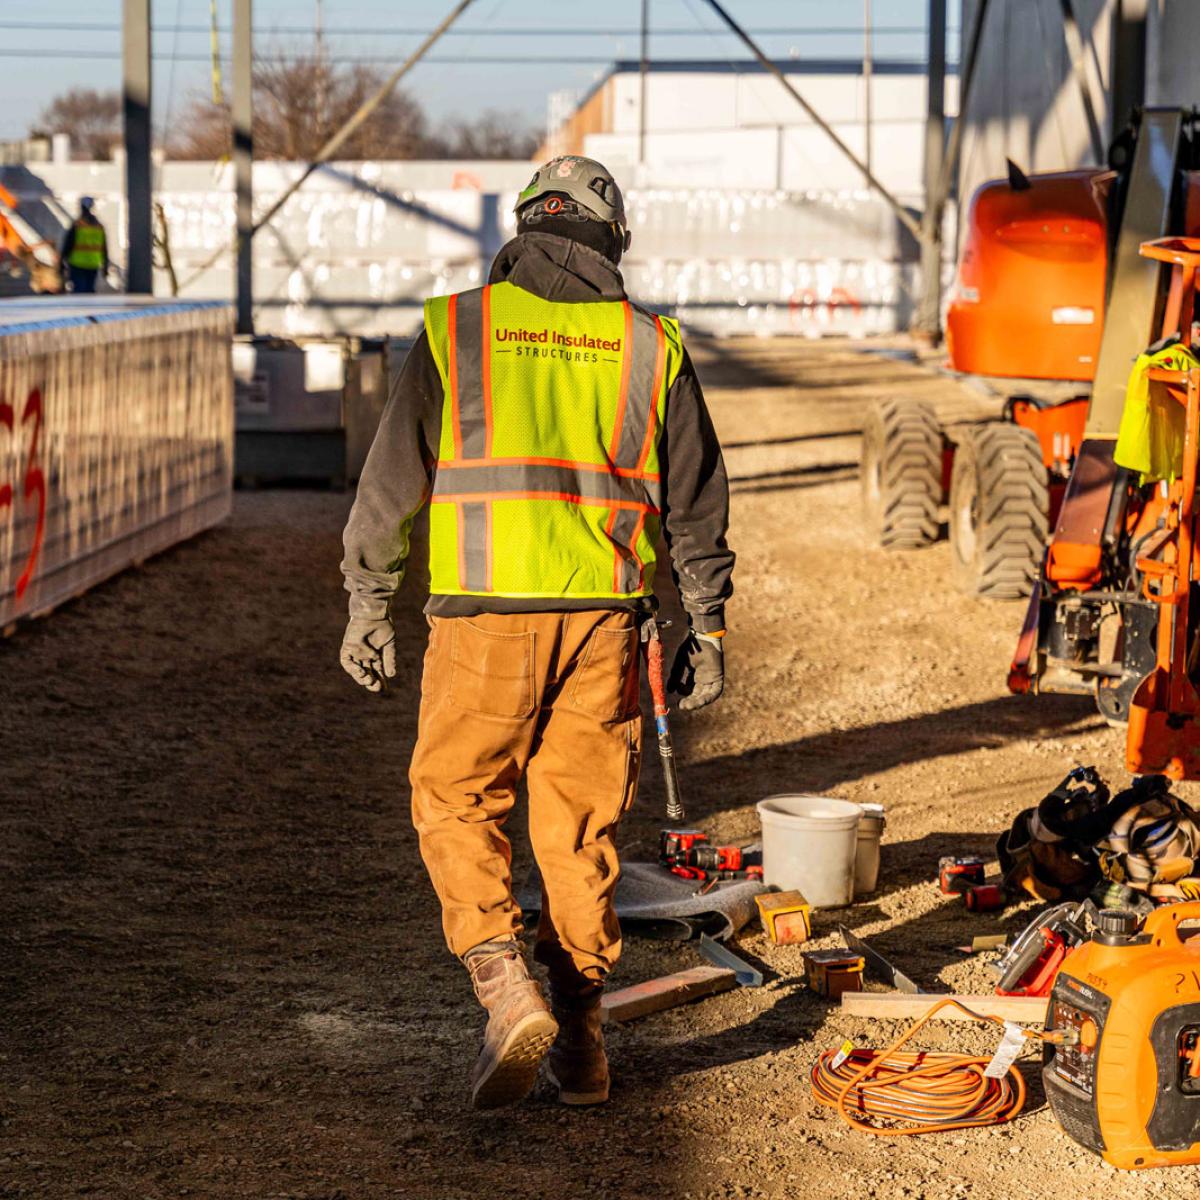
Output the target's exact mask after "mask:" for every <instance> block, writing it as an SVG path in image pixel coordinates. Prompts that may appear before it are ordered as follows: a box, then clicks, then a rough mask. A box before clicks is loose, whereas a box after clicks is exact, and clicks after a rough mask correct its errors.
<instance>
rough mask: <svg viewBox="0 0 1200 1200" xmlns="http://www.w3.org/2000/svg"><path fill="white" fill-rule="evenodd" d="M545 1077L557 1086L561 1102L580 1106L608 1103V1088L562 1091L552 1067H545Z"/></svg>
mask: <svg viewBox="0 0 1200 1200" xmlns="http://www.w3.org/2000/svg"><path fill="white" fill-rule="evenodd" d="M546 1078H547V1079H549V1080H550V1082H551V1083H552V1084H554V1086H555V1087H556V1088H558V1099H559V1103H561V1104H574V1105H579V1106H580V1107H582V1106H583V1105H585V1104H607V1103H608V1088H607V1087H606V1088H605V1089H604V1091H602V1092H566V1091H563V1085H562V1084H561V1083H559V1082H558V1079H557V1078H556V1077H555V1075H554V1068H553V1067H550V1066H547V1067H546Z"/></svg>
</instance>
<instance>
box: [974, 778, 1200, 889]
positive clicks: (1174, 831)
mask: <svg viewBox="0 0 1200 1200" xmlns="http://www.w3.org/2000/svg"><path fill="white" fill-rule="evenodd" d="M1170 786H1171V785H1170V781H1169V780H1168V779H1166V778H1165V777H1164V776H1162V775H1143V776H1142V777H1141V778H1140V779H1135V780H1134V781H1133V783H1132V784H1131V785H1130V786H1129V787H1127V788H1125V789H1124V790H1123V791H1121V792H1118V793H1117V795H1116V796H1113V797H1111V799H1110V796H1109V789H1108V787H1107V786H1106V785H1105V783H1104V781H1103V780H1102V779H1101V778H1100V776H1099V774H1098V773H1097V772H1096V771H1095V769H1094V768H1092V767H1077V768H1076V769H1075V770H1074V771H1072V772H1071V773H1070V774H1069V775H1068V776H1067V777H1066V778H1065V779H1064V780H1063V781H1062V783H1060V784H1059V785H1058V787H1056V788H1055V789H1054V790H1053V791H1052V792H1050V793H1049V794H1048V795H1047V796H1046V797H1045V799H1043V800H1042V802H1041V803H1040V804H1039V805H1038V806H1037V807H1036V808H1028V809H1026V810H1025V811H1024V812H1022V813H1020V814H1019V815H1018V816H1017V818H1016V820H1015V821H1014V822H1013V824H1012V828H1011V829H1009V830H1008V832H1007V833H1005V834H1003V835H1002V836H1001V838H1000V840H999V841H998V842H997V844H996V852H997V855H998V856H999V859H1000V869H1001V871H1002V872H1003V873H1004V885H1005V887H1007V888H1008V889H1009V890H1010V891H1014V892H1019V891H1025V892H1028V893H1029V894H1030V895H1031V896H1034V897H1036V898H1037V899H1039V900H1047V901H1056V902H1058V901H1063V900H1081V899H1083V898H1084V897H1086V896H1088V895H1089V894H1092V893H1094V892H1096V891H1097V889H1099V890H1100V891H1103V890H1104V889H1105V888H1111V887H1113V886H1118V887H1121V888H1131V889H1133V890H1134V891H1136V892H1140V893H1142V894H1143V895H1148V896H1150V897H1152V898H1154V899H1188V898H1191V897H1192V896H1193V894H1195V893H1197V892H1200V880H1196V879H1194V878H1192V876H1193V872H1194V871H1195V864H1196V858H1197V857H1198V856H1200V814H1197V812H1196V811H1195V810H1194V809H1192V808H1191V807H1190V806H1189V805H1188V804H1186V803H1185V802H1184V801H1183V800H1181V799H1180V798H1179V797H1178V796H1175V795H1173V794H1172V792H1171V790H1170Z"/></svg>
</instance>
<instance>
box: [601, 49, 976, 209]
mask: <svg viewBox="0 0 1200 1200" xmlns="http://www.w3.org/2000/svg"><path fill="white" fill-rule="evenodd" d="M788 78H789V80H790V81H791V82H792V84H793V85H794V86H795V87H796V89H797V90H798V91H799V92H800V94H801V95H802V96H804V98H805V99H806V100H807V101H808V102H809V103H810V104H811V105H812V106H813V108H814V109H815V110H816V111H817V112H818V113H819V114H820V116H821V117H822V118H823V119H825V120H827V121H828V122H829V123H830V124H831V125H832V126H833V128H834V129H835V131H836V132H837V134H838V136H839V137H840V138H841V139H842V140H843V141H844V142H845V143H846V144H847V145H848V146H849V147H850V149H851V150H852V151H853V152H854V153H855V154H856V155H857V156H858V157H859V158H862V157H864V156H865V152H866V126H865V121H864V112H865V107H866V104H865V99H866V96H865V85H864V81H863V79H862V77H861V76H860V75H853V74H842V75H835V74H813V73H807V74H806V73H799V72H798V73H796V74H789V76H788ZM957 82H958V81H957V79H954V78H951V79H950V80H948V81H947V88H946V92H947V97H946V109H947V112H948V113H950V114H953V113H954V112H955V111H956V110H957V99H958V96H957V92H958V87H957ZM611 87H612V89H613V127H614V128H613V132H611V133H595V134H589V135H588V136H587V137H586V139H585V143H584V152H585V153H586V154H588V155H590V156H591V157H594V158H598V159H600V160H601V161H602V162H604V163H606V164H607V165H608V166H609V167H610V168H611V169H612V170H614V171H616V172H618V173H619V174H623V175H624V177H625V178H627V179H631V180H635V181H636V182H638V183H639V184H641V185H643V186H656V187H669V186H684V187H721V186H732V187H743V188H782V189H787V190H792V191H796V190H799V191H812V192H821V191H830V192H846V191H856V190H860V189H862V188H863V187H864V186H865V184H864V180H863V176H862V172H861V171H860V170H859V169H858V168H857V167H855V166H854V165H853V164H852V163H851V162H850V161H849V160H848V159H847V158H846V157H845V156H844V155H843V154H842V153H841V151H839V150H838V149H837V147H836V146H834V145H833V143H832V142H831V141H830V140H829V138H828V137H827V135H826V134H825V133H824V131H823V130H821V129H820V127H819V126H817V125H816V124H815V123H814V122H813V121H812V120H811V119H810V118H809V117H808V115H807V114H806V113H805V112H804V110H803V109H802V108H801V107H800V105H798V104H797V103H796V101H795V99H794V98H793V97H792V96H790V95H789V94H788V92H787V90H786V89H785V88H784V87H783V85H782V84H781V83H780V82H779V81H778V80H777V79H775V78H774V77H772V76H770V75H767V74H762V73H745V74H741V75H738V74H733V73H731V72H701V71H697V72H695V73H690V72H678V71H660V72H656V71H651V72H650V73H649V74H648V76H647V79H646V117H647V122H646V125H647V135H646V157H645V163H644V164H643V165H642V166H641V167H639V166H638V125H639V120H638V113H639V103H640V95H641V86H640V80H639V78H638V75H637V73H636V72H633V71H629V72H622V73H621V74H618V75H615V76H614V77H613V79H612V81H611ZM871 95H872V102H873V112H872V138H871V141H872V145H871V151H872V153H871V166H872V170H873V171H874V172H875V174H876V175H877V176H878V177H879V178H880V179H881V180H882V181H883V183H884V185H885V186H886V187H888V188H889V189H890V190H891V191H893V192H894V193H895V194H896V195H897V196H899V197H900V198H902V199H904V200H907V201H910V202H912V203H914V204H916V203H919V201H920V199H921V196H922V192H923V184H922V179H923V154H924V127H925V108H926V81H925V77H924V76H923V75H886V74H877V75H875V76H874V78H873V81H872V91H871Z"/></svg>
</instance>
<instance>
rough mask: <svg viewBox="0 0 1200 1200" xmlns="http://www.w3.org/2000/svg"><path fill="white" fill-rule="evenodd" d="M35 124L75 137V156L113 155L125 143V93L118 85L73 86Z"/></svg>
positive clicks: (101, 157) (99, 157) (40, 129)
mask: <svg viewBox="0 0 1200 1200" xmlns="http://www.w3.org/2000/svg"><path fill="white" fill-rule="evenodd" d="M34 128H35V129H36V130H37V131H38V132H39V133H48V134H53V133H65V134H66V135H67V136H68V137H69V138H70V139H71V156H72V158H77V159H90V160H92V161H99V160H104V159H110V158H112V152H113V149H114V147H116V146H118V145H120V143H121V94H120V92H118V91H116V90H115V89H114V90H112V91H107V92H98V91H96V90H95V89H94V88H71V90H70V91H67V92H63V93H62V95H60V96H56V97H55V98H54V99H53V100H52V101H51V102H50V103H49V104H48V105H47V106H46V108H45V109H43V110H42V114H41V116H40V117H38V119H37V122H36V124H35V126H34Z"/></svg>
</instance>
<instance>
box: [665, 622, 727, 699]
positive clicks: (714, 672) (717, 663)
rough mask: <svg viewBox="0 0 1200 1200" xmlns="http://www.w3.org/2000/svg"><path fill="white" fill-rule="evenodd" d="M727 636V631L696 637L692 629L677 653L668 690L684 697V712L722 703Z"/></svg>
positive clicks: (701, 634) (700, 634)
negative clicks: (723, 640)
mask: <svg viewBox="0 0 1200 1200" xmlns="http://www.w3.org/2000/svg"><path fill="white" fill-rule="evenodd" d="M724 636H725V635H724V631H722V632H721V633H720V634H715V633H697V632H696V631H695V630H694V629H692V630H689V631H688V635H687V637H686V638H685V639H684V641H683V644H682V645H681V646H680V647H679V649H678V650H677V651H676V652H675V662H674V663H673V664H672V666H671V678H670V679H669V680H668V681H667V687H668V688H670V690H671V691H672V692H674V693H675V695H677V696H679V697H681V699H680V701H679V707H680V709H682V711H684V712H691V711H692V710H693V709H697V708H705V707H707V706H708V705H709V704H711V703H712V702H713V701H714V700H718V699H720V696H721V693H722V692H723V691H724V690H725V651H724V648H723V647H722V644H721V643H722V639H723V638H724Z"/></svg>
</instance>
